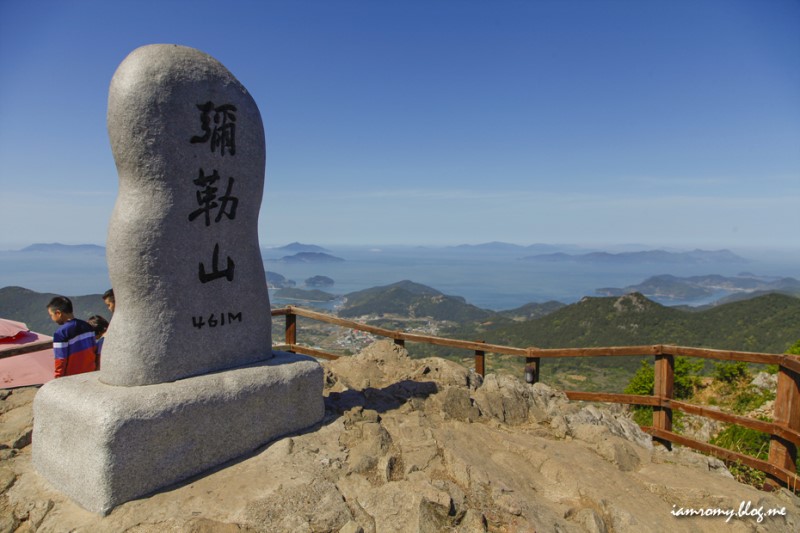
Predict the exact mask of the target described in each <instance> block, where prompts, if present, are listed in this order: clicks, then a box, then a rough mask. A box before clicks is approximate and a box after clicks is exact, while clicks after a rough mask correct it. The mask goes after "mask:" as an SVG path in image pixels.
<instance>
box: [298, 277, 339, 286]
mask: <svg viewBox="0 0 800 533" xmlns="http://www.w3.org/2000/svg"><path fill="white" fill-rule="evenodd" d="M304 283H305V285H306V287H314V288H321V287H333V285H334V284H335V282H334V281H333V279H332V278H329V277H328V276H313V277H310V278H308V279H306V280H305V282H304Z"/></svg>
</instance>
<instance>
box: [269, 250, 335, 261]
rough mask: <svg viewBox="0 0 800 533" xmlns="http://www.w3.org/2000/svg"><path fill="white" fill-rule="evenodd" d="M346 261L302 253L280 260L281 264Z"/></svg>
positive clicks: (323, 255) (320, 254) (324, 255)
mask: <svg viewBox="0 0 800 533" xmlns="http://www.w3.org/2000/svg"><path fill="white" fill-rule="evenodd" d="M343 261H344V259H342V258H341V257H336V256H334V255H330V254H324V253H320V252H300V253H297V254H294V255H286V256H283V257H281V258H280V262H281V263H341V262H343Z"/></svg>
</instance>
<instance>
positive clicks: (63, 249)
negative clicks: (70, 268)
mask: <svg viewBox="0 0 800 533" xmlns="http://www.w3.org/2000/svg"><path fill="white" fill-rule="evenodd" d="M19 251H20V252H34V253H56V254H58V253H61V254H64V253H66V254H91V255H105V254H106V249H105V247H103V246H97V245H96V244H61V243H59V242H54V243H49V244H45V243H36V244H31V245H30V246H26V247H25V248H23V249H21V250H19Z"/></svg>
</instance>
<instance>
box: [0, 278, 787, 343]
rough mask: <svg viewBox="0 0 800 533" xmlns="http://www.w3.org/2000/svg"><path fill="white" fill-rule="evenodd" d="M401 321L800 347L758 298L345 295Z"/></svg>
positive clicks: (533, 334) (776, 305) (550, 338)
mask: <svg viewBox="0 0 800 533" xmlns="http://www.w3.org/2000/svg"><path fill="white" fill-rule="evenodd" d="M53 296H54V295H53V294H43V293H38V292H34V291H31V290H28V289H24V288H21V287H4V288H2V289H0V317H2V318H8V319H12V320H18V321H21V322H25V323H27V325H28V327H29V328H30V329H32V330H34V331H39V332H40V333H45V334H51V333H52V332H53V331H55V324H53V323H52V322H51V321H50V318H49V317H48V315H47V311H46V310H45V306H46V305H47V302H48V301H49V300H50V298H52V297H53ZM73 302H74V304H75V314H76V316H78V317H79V318H84V319H85V318H87V317H89V316H90V315H92V314H100V315H103V316H106V317H108V316H109V313H108V309H106V308H105V305H104V304H103V301H102V299H101V296H100V295H99V294H95V295H87V296H77V297H73ZM370 314H377V315H398V316H404V317H417V318H425V317H430V318H432V319H433V320H439V321H447V322H450V323H453V322H455V323H457V324H458V326H455V327H453V328H449V329H447V330H442V331H441V334H442V335H443V336H446V337H450V338H458V339H483V340H486V341H487V342H490V343H497V344H506V345H510V346H519V347H523V346H539V347H542V348H568V347H592V346H626V345H627V346H630V345H647V344H679V345H684V346H696V347H708V348H716V349H726V350H744V351H754V352H770V353H783V352H784V351H785V350H786V349H787V348H788V347H789V346H791V345H792V344H794V343H795V342H797V340H798V339H800V298H796V297H792V296H786V295H782V294H767V295H765V296H760V297H758V298H751V299H748V300H744V301H738V302H733V303H728V304H724V305H718V306H715V307H713V308H710V309H707V310H702V311H697V310H686V309H679V308H674V307H665V306H663V305H660V304H658V303H655V302H653V301H651V300H648V299H647V298H646V297H644V296H642V295H641V294H639V293H632V294H627V295H625V296H621V297H597V298H591V297H586V298H584V299H583V300H581V301H580V302H577V303H574V304H571V305H566V306H564V305H563V304H559V303H558V302H547V303H543V304H531V305H529V306H523V307H521V308H519V309H515V310H511V311H503V312H494V311H490V310H487V309H481V308H479V307H476V306H474V305H471V304H469V303H467V302H466V301H465V300H464V298H461V297H460V296H449V295H445V294H442V293H441V292H439V291H437V290H435V289H432V288H430V287H426V286H425V285H420V284H418V283H413V282H410V281H402V282H399V283H395V284H392V285H388V286H384V287H375V288H372V289H367V290H364V291H359V292H354V293H350V294H348V295H346V304H345V305H344V307H343V308H341V309H340V310H339V315H340V316H344V317H354V318H355V317H362V316H364V315H370Z"/></svg>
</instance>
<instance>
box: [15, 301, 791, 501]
mask: <svg viewBox="0 0 800 533" xmlns="http://www.w3.org/2000/svg"><path fill="white" fill-rule="evenodd" d="M272 316H273V317H275V316H284V317H285V319H286V325H285V344H283V345H278V346H276V348H281V349H284V350H288V351H291V352H295V353H302V354H306V355H310V356H313V357H319V358H324V359H338V358H339V357H340V356H339V355H336V354H332V353H329V352H325V351H322V350H318V349H315V348H311V347H308V346H303V345H300V344H298V343H297V317H298V316H302V317H306V318H309V319H312V320H316V321H319V322H324V323H327V324H333V325H336V326H341V327H344V328H349V329H353V330H357V331H364V332H367V333H372V334H373V335H377V336H380V337H386V338H390V339H393V340H394V342H395V343H396V344H399V345H405V343H406V341H408V342H420V343H426V344H433V345H437V346H448V347H451V348H459V349H463V350H469V351H472V352H474V356H475V372H477V373H478V374H480V375H482V376H483V375H484V373H485V361H486V355H487V354H490V353H492V354H505V355H514V356H518V357H520V358H525V374H526V376H525V377H526V381H528V382H529V383H535V382H537V381H538V379H539V370H540V368H541V360H542V358H548V357H626V356H627V357H630V356H643V355H646V356H652V357H654V358H655V386H654V393H653V395H652V396H643V395H636V394H616V393H605V392H583V391H565V393H566V395H567V397H568V398H569V399H571V400H582V401H590V402H611V403H621V404H631V405H645V406H651V407H653V425H652V426H645V427H643V428H642V429H643V430H644V431H646V432H647V433H649V434H650V435H652V436H653V438H654V439H655V440H656V441H658V442H661V443H663V444H665V445H667V446H669V445H670V444H672V443H675V444H680V445H683V446H688V447H690V448H694V449H695V450H698V451H701V452H704V453H708V454H711V455H714V456H716V457H719V458H720V459H723V460H725V461H730V462H740V463H742V464H745V465H747V466H750V467H752V468H756V469H758V470H761V471H762V472H764V473H766V474H767V479H768V484H769V485H771V486H777V485H779V484H783V485H786V486H787V487H789V488H790V489H791V490H793V491H795V492H797V491H798V490H800V476H798V474H797V470H796V461H797V449H798V447H799V446H800V357H797V356H792V355H779V354H768V353H753V352H734V351H726V350H709V349H704V348H689V347H686V346H672V345H666V344H655V345H648V346H622V347H619V346H618V347H610V348H555V349H541V348H515V347H512V346H503V345H499V344H487V343H485V342H482V341H464V340H456V339H447V338H443V337H435V336H432V335H420V334H417V333H407V332H404V331H396V330H389V329H384V328H379V327H376V326H370V325H367V324H361V323H359V322H354V321H352V320H345V319H342V318H338V317H335V316H331V315H327V314H325V313H319V312H316V311H311V310H308V309H304V308H301V307H294V306H288V307H284V308H281V309H273V310H272ZM51 347H52V341H50V342H43V343H37V344H33V345H29V346H26V347H24V348H19V349H15V350H13V351H9V352H5V353H3V354H2V356H3V357H8V356H11V355H19V354H23V353H27V352H32V351H37V350H44V349H47V348H51ZM677 356H684V357H698V358H701V359H716V360H721V361H745V362H748V363H762V364H769V365H777V366H778V385H777V391H776V398H775V411H774V413H773V421H772V422H765V421H763V420H755V419H752V418H747V417H744V416H737V415H733V414H728V413H723V412H721V411H717V410H715V409H709V408H708V407H703V406H700V405H693V404H690V403H687V402H682V401H679V400H676V399H674V398H673V387H674V376H675V357H677ZM673 410H678V411H682V412H684V413H688V414H692V415H698V416H702V417H706V418H711V419H713V420H719V421H720V422H726V423H730V424H738V425H739V426H743V427H746V428H750V429H754V430H756V431H761V432H763V433H766V434H768V435H770V448H769V459H768V460H767V461H764V460H762V459H757V458H755V457H752V456H749V455H745V454H741V453H737V452H733V451H731V450H727V449H725V448H721V447H719V446H714V445H711V444H708V443H705V442H701V441H698V440H695V439H690V438H688V437H685V436H683V435H679V434H677V433H675V432H673V431H672V413H673Z"/></svg>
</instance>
